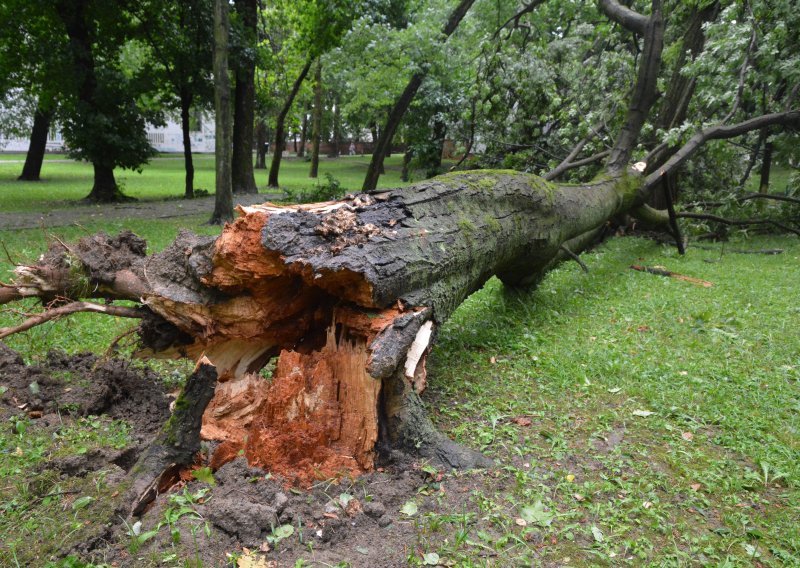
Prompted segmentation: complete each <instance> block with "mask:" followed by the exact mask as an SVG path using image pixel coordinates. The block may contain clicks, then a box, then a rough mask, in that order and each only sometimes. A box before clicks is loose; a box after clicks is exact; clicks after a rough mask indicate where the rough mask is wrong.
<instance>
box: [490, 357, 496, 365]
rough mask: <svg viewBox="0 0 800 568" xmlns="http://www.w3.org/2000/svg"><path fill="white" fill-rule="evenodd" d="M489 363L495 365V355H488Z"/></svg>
mask: <svg viewBox="0 0 800 568" xmlns="http://www.w3.org/2000/svg"><path fill="white" fill-rule="evenodd" d="M489 363H491V364H492V365H497V358H496V357H490V358H489Z"/></svg>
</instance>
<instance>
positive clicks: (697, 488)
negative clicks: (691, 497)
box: [689, 483, 702, 491]
mask: <svg viewBox="0 0 800 568" xmlns="http://www.w3.org/2000/svg"><path fill="white" fill-rule="evenodd" d="M689 487H691V488H692V489H693V490H694V491H700V488H701V487H702V485H700V484H699V483H692V484H691V485H690V486H689Z"/></svg>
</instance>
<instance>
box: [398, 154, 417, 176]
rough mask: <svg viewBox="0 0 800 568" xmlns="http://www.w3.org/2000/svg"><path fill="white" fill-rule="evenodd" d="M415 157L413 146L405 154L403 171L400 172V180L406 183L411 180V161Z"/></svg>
mask: <svg viewBox="0 0 800 568" xmlns="http://www.w3.org/2000/svg"><path fill="white" fill-rule="evenodd" d="M413 157H414V153H413V152H412V150H411V146H408V147H407V148H406V151H405V153H404V154H403V169H402V171H401V172H400V180H401V181H404V182H408V181H409V180H410V179H411V177H410V176H411V171H410V166H411V159H412V158H413Z"/></svg>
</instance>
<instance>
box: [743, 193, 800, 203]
mask: <svg viewBox="0 0 800 568" xmlns="http://www.w3.org/2000/svg"><path fill="white" fill-rule="evenodd" d="M751 199H774V200H775V201H786V202H787V203H798V204H800V198H797V197H792V196H790V195H777V194H775V193H748V194H747V195H743V196H742V197H739V198H738V199H737V201H749V200H751Z"/></svg>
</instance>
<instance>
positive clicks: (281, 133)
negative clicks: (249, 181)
mask: <svg viewBox="0 0 800 568" xmlns="http://www.w3.org/2000/svg"><path fill="white" fill-rule="evenodd" d="M312 62H313V61H312V60H311V59H309V60H308V61H306V63H305V65H303V68H302V69H301V70H300V74H299V75H298V76H297V79H295V81H294V84H293V85H292V90H291V91H290V92H289V96H288V97H286V102H285V103H284V104H283V107H282V108H281V110H280V112H279V113H278V117H277V119H276V120H275V149H274V150H273V154H272V165H271V166H270V168H269V182H268V185H269V186H270V187H278V174H279V173H280V170H281V158H282V157H283V144H284V140H285V138H286V117H287V116H288V114H289V111H290V110H291V109H292V104H294V99H295V97H296V96H297V93H298V91H300V86H301V85H302V84H303V81H304V80H305V78H306V75H308V71H309V69H311V63H312Z"/></svg>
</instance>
